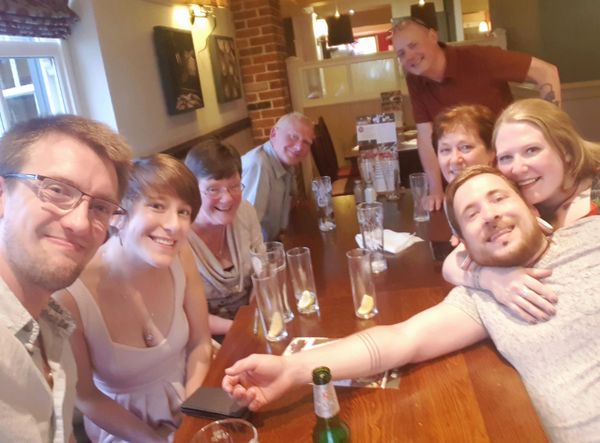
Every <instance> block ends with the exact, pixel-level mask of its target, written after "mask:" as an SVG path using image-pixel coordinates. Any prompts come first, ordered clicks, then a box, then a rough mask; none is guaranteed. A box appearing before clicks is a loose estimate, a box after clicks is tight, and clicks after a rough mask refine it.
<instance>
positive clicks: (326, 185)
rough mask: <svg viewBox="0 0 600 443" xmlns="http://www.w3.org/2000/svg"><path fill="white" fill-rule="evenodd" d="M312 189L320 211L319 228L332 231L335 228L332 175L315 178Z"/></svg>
mask: <svg viewBox="0 0 600 443" xmlns="http://www.w3.org/2000/svg"><path fill="white" fill-rule="evenodd" d="M312 190H313V193H314V195H315V202H316V204H317V212H318V213H319V229H320V230H321V231H331V230H333V229H335V219H334V217H333V202H332V197H331V177H328V176H326V175H325V176H323V177H316V178H313V181H312Z"/></svg>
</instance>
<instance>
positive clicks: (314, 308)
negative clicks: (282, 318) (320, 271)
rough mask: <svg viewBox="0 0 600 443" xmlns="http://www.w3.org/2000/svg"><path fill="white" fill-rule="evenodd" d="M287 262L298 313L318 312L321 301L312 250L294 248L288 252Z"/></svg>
mask: <svg viewBox="0 0 600 443" xmlns="http://www.w3.org/2000/svg"><path fill="white" fill-rule="evenodd" d="M287 260H288V269H289V271H290V278H291V280H292V289H293V290H294V296H295V297H296V302H297V305H296V306H297V308H298V312H300V313H301V314H312V313H314V312H318V311H319V301H318V300H317V290H316V288H315V278H314V275H313V270H312V262H311V258H310V249H308V248H306V247H303V246H302V247H298V248H292V249H290V250H289V251H287Z"/></svg>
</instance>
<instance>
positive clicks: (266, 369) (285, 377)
mask: <svg viewBox="0 0 600 443" xmlns="http://www.w3.org/2000/svg"><path fill="white" fill-rule="evenodd" d="M293 385H294V376H293V375H292V374H291V371H290V369H289V365H288V364H287V360H286V358H285V357H278V356H274V355H259V354H253V355H250V356H249V357H246V358H244V359H242V360H239V361H237V362H236V363H235V364H234V365H233V366H231V367H230V368H227V369H225V377H223V382H222V386H223V389H224V390H225V392H227V393H228V394H229V395H231V396H232V397H233V398H234V399H235V400H236V401H237V402H238V403H239V404H241V405H244V406H248V408H249V409H250V410H252V411H256V410H258V409H260V408H261V407H263V406H264V405H266V404H267V403H270V402H271V401H273V400H276V399H277V398H279V397H280V396H281V395H282V394H283V393H284V392H286V391H287V390H289V389H290V388H291V387H292V386H293Z"/></svg>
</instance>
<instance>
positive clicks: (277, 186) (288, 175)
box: [242, 112, 315, 240]
mask: <svg viewBox="0 0 600 443" xmlns="http://www.w3.org/2000/svg"><path fill="white" fill-rule="evenodd" d="M314 138H315V133H314V128H313V123H312V122H311V121H310V119H309V118H308V117H306V116H305V115H303V114H300V113H299V112H292V113H290V114H286V115H284V116H283V117H281V118H280V119H279V120H278V121H277V123H276V124H275V126H273V128H272V129H271V135H270V138H269V141H267V142H266V143H264V144H262V145H260V146H257V147H256V148H254V149H252V150H251V151H249V152H247V153H246V154H245V155H244V156H242V182H243V183H244V194H243V196H244V199H246V200H248V201H249V202H250V203H252V205H254V208H255V209H256V213H257V214H258V219H259V221H260V224H261V226H262V231H263V237H264V239H265V240H274V239H276V238H277V237H278V236H279V234H280V232H281V231H282V230H283V229H285V228H286V227H287V225H288V220H289V213H290V207H291V200H292V198H291V192H292V189H293V188H294V172H293V167H294V166H295V165H297V164H298V163H300V162H301V161H302V160H303V159H305V158H306V156H307V155H308V153H309V151H310V146H311V144H312V142H313V140H314Z"/></svg>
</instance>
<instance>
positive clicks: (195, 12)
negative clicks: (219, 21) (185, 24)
mask: <svg viewBox="0 0 600 443" xmlns="http://www.w3.org/2000/svg"><path fill="white" fill-rule="evenodd" d="M189 9H190V23H191V24H192V25H194V22H195V21H196V19H197V18H208V17H213V18H214V17H215V13H214V11H213V9H212V7H210V6H201V5H196V4H192V5H190V6H189Z"/></svg>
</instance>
